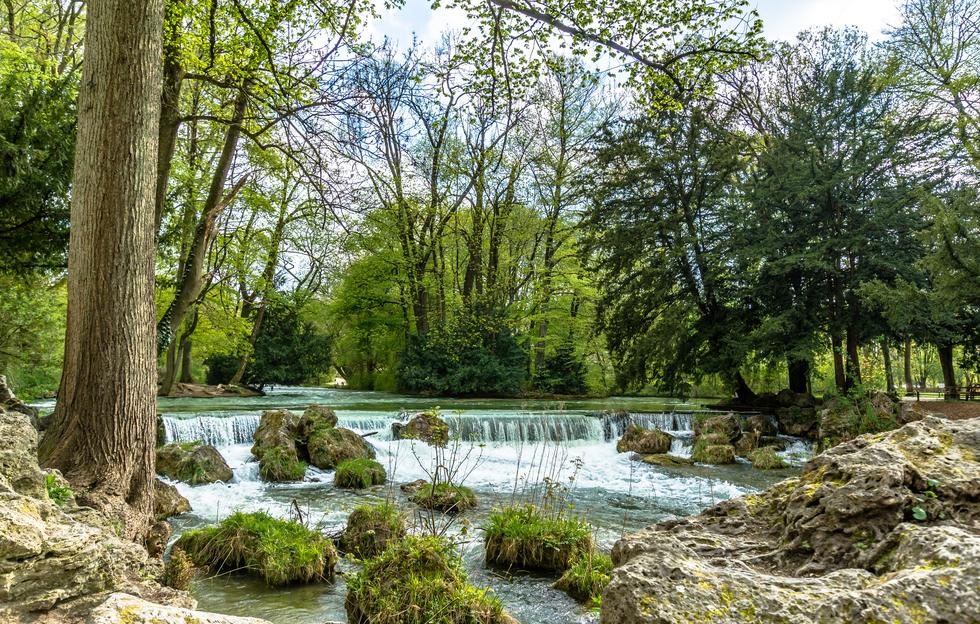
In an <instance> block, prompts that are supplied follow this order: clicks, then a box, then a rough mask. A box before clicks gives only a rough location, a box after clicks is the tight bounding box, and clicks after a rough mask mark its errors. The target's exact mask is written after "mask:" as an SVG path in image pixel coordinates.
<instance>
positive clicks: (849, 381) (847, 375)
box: [844, 325, 861, 390]
mask: <svg viewBox="0 0 980 624" xmlns="http://www.w3.org/2000/svg"><path fill="white" fill-rule="evenodd" d="M859 346H860V345H858V334H857V328H856V327H854V325H848V326H847V362H846V366H845V368H844V387H845V389H846V390H850V389H851V388H853V387H854V386H856V385H857V384H860V383H861V359H860V354H859V353H858V347H859Z"/></svg>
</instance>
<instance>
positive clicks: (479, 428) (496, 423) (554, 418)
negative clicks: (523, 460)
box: [449, 414, 603, 443]
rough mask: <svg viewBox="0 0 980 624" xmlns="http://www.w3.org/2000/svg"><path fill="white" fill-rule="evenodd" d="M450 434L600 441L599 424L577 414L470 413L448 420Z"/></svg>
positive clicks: (499, 439) (516, 439)
mask: <svg viewBox="0 0 980 624" xmlns="http://www.w3.org/2000/svg"><path fill="white" fill-rule="evenodd" d="M449 428H450V430H451V431H452V432H453V434H456V435H459V437H460V438H461V439H463V440H468V441H473V442H491V443H515V442H528V443H534V442H573V441H585V440H602V439H603V433H602V426H601V424H600V423H599V422H598V421H597V420H596V419H594V418H590V417H589V416H585V415H582V414H578V415H565V414H559V415H551V414H549V415H534V414H526V415H520V416H502V417H500V416H482V415H481V416H471V417H466V416H464V417H461V418H458V419H449Z"/></svg>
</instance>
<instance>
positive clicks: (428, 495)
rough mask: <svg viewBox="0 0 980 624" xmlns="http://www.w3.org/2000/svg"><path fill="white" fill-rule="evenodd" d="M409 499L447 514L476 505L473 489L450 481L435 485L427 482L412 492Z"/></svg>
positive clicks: (421, 505) (420, 505)
mask: <svg viewBox="0 0 980 624" xmlns="http://www.w3.org/2000/svg"><path fill="white" fill-rule="evenodd" d="M409 500H411V501H412V502H413V503H415V504H416V505H418V506H419V507H423V508H425V509H432V510H434V511H441V512H443V513H447V514H457V513H460V512H463V511H466V510H467V509H472V508H473V507H476V494H474V493H473V490H471V489H470V488H468V487H465V486H462V485H452V484H450V483H439V484H438V485H435V486H433V485H432V484H431V483H427V484H425V485H423V486H422V487H420V488H419V489H418V491H417V492H415V494H412V496H411V497H410V498H409Z"/></svg>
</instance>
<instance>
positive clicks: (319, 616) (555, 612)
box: [159, 388, 809, 624]
mask: <svg viewBox="0 0 980 624" xmlns="http://www.w3.org/2000/svg"><path fill="white" fill-rule="evenodd" d="M310 403H320V404H322V405H326V406H329V407H332V408H333V409H334V410H335V411H336V412H337V415H338V417H339V419H340V423H339V425H340V426H342V427H348V428H350V429H353V430H355V431H358V432H360V433H362V434H372V435H370V436H369V437H368V438H367V439H368V441H369V442H370V443H371V444H372V445H373V446H374V448H375V450H376V452H377V456H378V457H377V459H378V461H379V462H381V463H382V465H385V466H386V467H387V469H388V472H389V478H390V480H391V481H392V482H393V483H394V484H395V486H394V487H379V488H375V489H373V490H369V491H366V492H364V491H362V492H354V491H349V490H341V489H336V488H334V487H333V473H332V472H328V471H327V472H325V471H320V470H317V469H315V468H310V469H309V471H308V472H307V475H306V479H305V480H304V481H303V482H301V483H294V484H266V483H263V482H261V481H260V480H259V479H258V464H257V463H256V462H255V461H254V460H253V459H252V457H251V453H250V452H249V447H250V446H251V442H252V433H253V432H254V431H255V429H256V427H257V426H258V423H259V418H260V415H261V411H262V410H265V409H276V408H290V409H294V410H296V411H299V412H301V411H302V410H303V409H304V408H305V406H306V405H308V404H310ZM433 407H439V408H440V411H441V414H442V416H443V418H445V419H446V420H447V421H448V422H449V423H450V428H451V430H452V432H453V433H454V437H456V438H458V439H460V440H462V442H460V443H459V446H458V449H457V452H456V462H455V463H456V464H457V465H458V467H459V474H460V475H461V476H465V484H466V485H468V486H470V487H472V488H473V489H474V490H475V491H476V493H477V496H478V497H479V499H480V505H479V507H478V508H477V509H475V510H472V511H470V512H467V513H466V514H464V515H463V517H462V518H459V519H457V522H456V523H455V524H454V525H453V526H452V527H451V528H450V533H451V534H452V535H454V536H455V537H456V538H457V539H458V540H459V541H460V542H461V543H462V549H463V554H464V558H465V561H466V567H467V570H468V572H469V575H470V580H471V582H472V583H474V584H476V585H479V586H487V587H492V588H493V590H494V591H495V592H496V593H497V594H498V595H499V596H500V597H501V599H502V600H503V602H504V604H505V606H506V608H507V609H508V611H510V612H511V613H512V614H513V615H514V616H515V617H517V618H518V619H519V620H520V621H521V622H524V624H545V623H548V624H553V623H561V622H588V621H593V620H594V619H595V616H594V614H591V613H590V612H589V611H588V610H587V609H585V608H583V607H581V606H579V605H578V604H577V603H575V602H574V601H573V600H571V599H570V598H568V597H567V596H566V595H565V594H563V593H562V592H559V591H557V590H554V589H552V588H551V586H550V584H551V582H552V579H548V578H543V577H537V576H533V575H518V576H513V577H508V576H507V575H503V574H500V573H499V572H494V571H493V570H488V569H486V567H485V566H484V565H483V556H484V555H483V547H482V541H481V538H482V536H481V534H480V532H479V528H478V527H479V526H480V524H481V522H482V521H483V520H484V519H485V518H486V514H487V513H488V512H489V510H490V509H491V508H492V507H494V506H495V505H503V504H507V503H508V502H511V501H514V500H521V501H523V500H534V499H535V498H538V499H539V498H540V497H541V496H543V493H542V489H541V488H540V487H539V486H537V485H536V484H540V483H541V482H542V480H543V479H544V478H545V477H547V478H549V479H552V480H553V481H554V482H555V483H558V484H560V485H559V495H560V496H563V497H565V498H566V499H567V501H568V502H569V503H570V504H572V505H573V506H574V510H575V512H576V513H580V514H582V515H584V516H585V517H586V518H587V519H588V520H589V521H590V522H591V523H592V524H593V525H594V526H595V527H596V537H597V540H598V542H599V544H600V545H601V546H602V547H603V548H605V549H608V548H610V547H611V546H612V544H613V543H614V542H615V540H616V539H617V538H618V537H619V536H620V535H622V533H623V532H624V531H634V530H637V529H640V528H642V527H645V526H648V525H650V524H652V523H654V522H657V521H660V520H665V519H669V518H675V517H679V516H685V515H689V514H693V513H697V512H699V511H700V510H702V509H704V508H705V507H708V506H710V505H712V504H714V503H717V502H719V501H722V500H725V499H727V498H731V497H733V496H739V495H742V494H745V493H748V492H753V491H757V490H759V489H763V488H765V487H768V486H769V485H771V484H772V483H774V482H776V481H778V480H781V479H783V478H785V477H787V476H789V475H790V474H792V473H793V469H787V470H781V471H772V472H762V471H757V470H754V469H753V468H752V467H751V466H749V465H748V464H746V463H739V464H735V465H732V466H700V465H696V466H689V467H684V468H682V469H667V468H660V467H654V466H648V465H646V464H642V463H637V462H631V461H630V460H629V456H628V454H620V453H617V452H616V440H617V439H618V438H619V436H620V435H621V434H622V432H623V431H624V430H625V428H626V426H627V425H628V424H630V423H638V424H641V425H644V426H648V427H656V428H659V429H663V430H666V431H669V432H670V433H671V435H672V436H674V442H673V445H672V448H671V453H673V454H677V455H681V456H685V455H686V456H689V455H690V451H691V442H692V438H693V433H692V431H691V429H692V423H693V419H694V415H695V414H696V413H697V412H699V411H703V408H702V407H701V406H699V405H696V404H689V403H683V402H680V401H677V400H672V399H648V398H611V399H602V400H581V401H568V402H555V401H539V400H531V401H522V400H507V399H428V398H420V397H407V396H399V395H393V394H385V393H376V392H356V391H349V390H332V389H319V388H282V389H277V390H274V391H272V392H269V394H267V395H266V396H264V397H253V398H216V399H160V401H159V409H160V411H161V412H162V413H163V416H164V424H165V427H166V433H167V439H168V441H179V442H185V441H193V440H201V441H203V442H205V443H207V444H212V445H214V446H216V447H217V448H218V449H219V450H220V451H221V453H222V454H223V455H224V456H225V458H226V460H227V461H228V463H229V465H230V466H231V467H232V469H233V470H234V473H235V477H234V479H233V480H232V481H231V482H230V483H227V484H225V483H216V484H211V485H201V486H196V487H191V486H188V485H185V484H177V487H178V489H179V490H180V492H181V493H182V494H183V495H184V496H186V497H187V498H188V500H189V501H190V503H191V505H192V507H193V511H192V512H189V513H187V514H184V515H182V516H180V517H177V518H174V519H173V520H172V522H173V524H174V528H175V537H176V536H177V535H179V534H180V533H181V532H182V531H185V530H187V529H189V528H193V527H197V526H203V525H205V524H208V523H211V522H214V521H216V520H219V519H221V518H223V517H225V516H227V515H228V514H230V513H232V512H234V511H237V510H244V511H257V510H263V511H267V512H269V513H272V514H274V515H277V516H281V517H290V516H291V515H295V513H296V511H297V510H298V511H299V512H300V513H302V514H303V516H304V518H305V521H306V522H308V523H310V524H313V525H316V526H319V527H321V528H322V530H324V531H325V532H327V533H334V532H337V531H339V530H341V529H342V528H343V526H344V522H345V520H346V517H347V515H348V514H349V513H350V511H351V509H353V507H354V506H356V505H358V504H361V503H364V502H368V501H380V500H383V499H384V498H385V497H386V496H393V497H394V499H395V500H396V501H397V503H398V504H399V505H400V506H401V507H402V508H403V509H404V510H405V511H406V512H408V513H410V514H411V513H414V505H412V504H411V503H410V502H408V500H407V498H406V497H405V495H404V494H402V493H401V492H400V491H399V489H398V488H397V484H398V483H404V482H408V481H413V480H415V479H426V478H428V474H429V471H430V470H431V467H432V466H433V465H434V462H435V458H434V457H433V451H432V449H430V448H429V447H428V446H426V445H424V444H421V443H418V442H412V441H406V440H403V441H396V440H392V437H391V424H392V423H393V422H396V421H399V420H404V419H405V418H406V413H411V412H412V411H418V410H422V409H430V408H433ZM615 411H619V413H614V412H615ZM624 412H627V413H628V415H626V414H624ZM787 444H788V446H787V449H786V451H784V452H783V455H784V457H786V458H787V459H789V460H790V461H791V462H792V463H794V464H795V465H798V464H799V463H800V462H801V461H803V460H804V459H805V458H806V457H807V456H808V455H809V448H808V447H807V446H806V445H805V444H803V443H802V442H800V441H798V440H793V439H788V440H787ZM340 569H341V571H345V572H349V571H352V570H353V569H354V568H353V567H352V564H349V563H346V562H342V563H341V567H340ZM193 592H194V594H195V596H196V598H197V599H198V601H199V603H200V605H201V608H202V609H210V610H215V611H221V612H225V613H231V614H237V615H250V616H255V617H263V618H266V619H268V620H271V621H272V622H274V623H275V624H322V623H323V622H325V621H328V620H337V621H346V618H345V614H344V607H343V602H344V595H345V588H344V582H343V575H342V574H341V575H338V581H337V583H336V584H335V585H311V586H301V587H288V588H282V589H270V588H267V587H266V586H265V585H264V584H263V583H262V582H261V581H256V580H254V579H251V578H247V577H242V576H223V577H218V578H212V579H202V580H198V581H195V585H194V587H193Z"/></svg>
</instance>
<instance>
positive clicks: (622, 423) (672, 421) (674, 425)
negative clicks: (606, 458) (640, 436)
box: [596, 412, 696, 442]
mask: <svg viewBox="0 0 980 624" xmlns="http://www.w3.org/2000/svg"><path fill="white" fill-rule="evenodd" d="M695 415H696V414H695V413H694V412H655V413H635V414H634V413H629V412H602V413H601V414H596V416H597V417H598V418H599V419H601V421H602V432H603V439H604V440H606V441H607V442H610V441H613V440H618V439H619V438H621V437H622V436H623V434H624V433H626V429H627V427H629V426H630V425H639V426H640V427H643V428H644V429H660V430H661V431H669V432H676V431H685V432H686V431H693V430H694V417H695ZM675 437H676V436H675Z"/></svg>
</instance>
